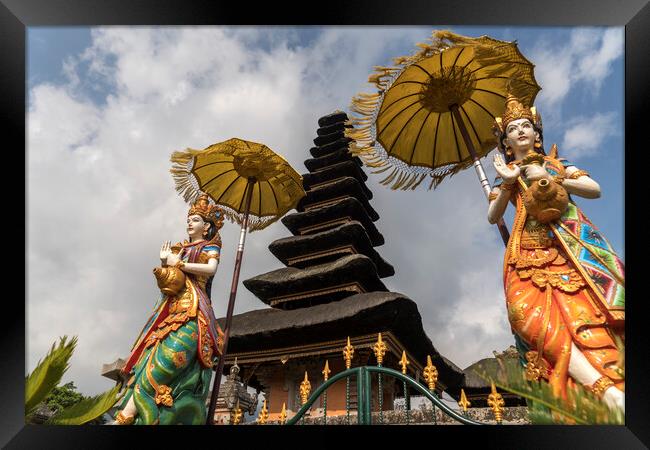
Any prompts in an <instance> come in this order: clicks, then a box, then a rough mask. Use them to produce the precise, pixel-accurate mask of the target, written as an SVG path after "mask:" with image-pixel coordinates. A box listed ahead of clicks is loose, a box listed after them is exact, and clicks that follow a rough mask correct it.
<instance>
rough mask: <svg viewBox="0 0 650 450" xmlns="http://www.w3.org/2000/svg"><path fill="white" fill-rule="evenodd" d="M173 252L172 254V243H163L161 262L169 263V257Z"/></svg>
mask: <svg viewBox="0 0 650 450" xmlns="http://www.w3.org/2000/svg"><path fill="white" fill-rule="evenodd" d="M171 252H172V243H171V241H165V242H163V245H162V247H160V260H161V261H163V262H165V261H167V257H168V256H169V255H170V254H171Z"/></svg>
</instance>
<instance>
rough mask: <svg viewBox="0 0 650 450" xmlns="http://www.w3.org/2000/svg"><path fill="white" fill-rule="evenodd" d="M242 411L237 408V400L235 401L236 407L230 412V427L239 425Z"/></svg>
mask: <svg viewBox="0 0 650 450" xmlns="http://www.w3.org/2000/svg"><path fill="white" fill-rule="evenodd" d="M242 415H243V413H242V410H241V408H240V407H239V400H237V406H235V409H233V410H232V411H230V424H231V425H239V422H241V418H242Z"/></svg>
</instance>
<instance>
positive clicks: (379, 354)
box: [372, 333, 388, 366]
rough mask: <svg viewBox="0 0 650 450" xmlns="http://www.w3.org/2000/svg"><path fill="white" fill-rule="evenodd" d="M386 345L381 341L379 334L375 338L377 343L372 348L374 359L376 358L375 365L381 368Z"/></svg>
mask: <svg viewBox="0 0 650 450" xmlns="http://www.w3.org/2000/svg"><path fill="white" fill-rule="evenodd" d="M386 350H388V347H386V344H384V341H382V340H381V333H379V336H378V337H377V343H376V344H375V345H373V346H372V351H373V352H375V357H376V358H377V365H378V366H381V363H382V362H383V361H384V355H385V354H386Z"/></svg>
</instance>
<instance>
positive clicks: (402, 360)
mask: <svg viewBox="0 0 650 450" xmlns="http://www.w3.org/2000/svg"><path fill="white" fill-rule="evenodd" d="M399 364H400V366H402V373H403V374H404V375H406V366H408V365H409V364H411V363H410V362H409V360H408V359H406V350H402V359H400V361H399Z"/></svg>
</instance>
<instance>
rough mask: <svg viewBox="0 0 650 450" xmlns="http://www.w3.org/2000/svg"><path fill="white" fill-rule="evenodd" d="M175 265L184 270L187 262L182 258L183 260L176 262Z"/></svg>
mask: <svg viewBox="0 0 650 450" xmlns="http://www.w3.org/2000/svg"><path fill="white" fill-rule="evenodd" d="M174 267H176V268H177V269H181V270H182V269H183V267H185V263H184V262H183V260H182V259H181V260H179V261H178V262H177V263H176V264H174Z"/></svg>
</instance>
